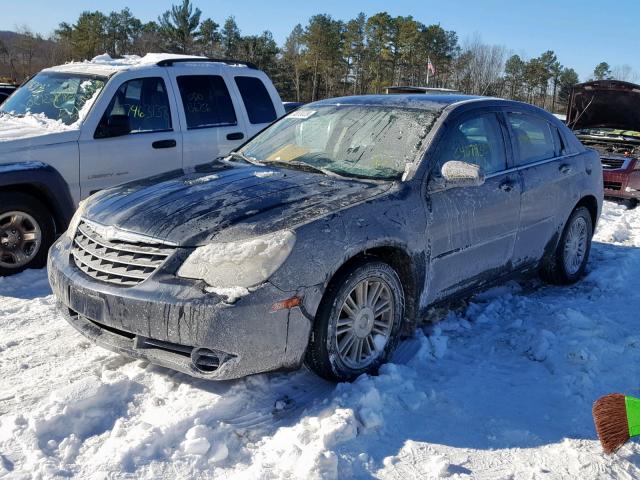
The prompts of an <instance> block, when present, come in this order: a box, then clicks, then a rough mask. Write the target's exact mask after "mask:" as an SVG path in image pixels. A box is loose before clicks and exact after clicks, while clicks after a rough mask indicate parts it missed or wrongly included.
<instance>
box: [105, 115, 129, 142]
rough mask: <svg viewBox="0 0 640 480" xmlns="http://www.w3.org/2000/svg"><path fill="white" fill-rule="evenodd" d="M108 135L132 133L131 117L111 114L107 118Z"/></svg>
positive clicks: (117, 135) (118, 135)
mask: <svg viewBox="0 0 640 480" xmlns="http://www.w3.org/2000/svg"><path fill="white" fill-rule="evenodd" d="M105 133H106V136H107V137H121V136H123V135H129V134H130V133H131V119H130V118H129V115H111V116H110V117H109V118H108V119H107V128H106V132H105Z"/></svg>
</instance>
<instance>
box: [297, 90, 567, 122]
mask: <svg viewBox="0 0 640 480" xmlns="http://www.w3.org/2000/svg"><path fill="white" fill-rule="evenodd" d="M325 105H327V106H328V105H371V106H373V105H376V106H388V107H399V108H415V109H424V110H430V111H439V112H441V111H443V110H445V109H446V108H447V107H451V108H450V109H449V111H450V113H452V112H453V111H456V112H463V111H465V110H467V109H473V108H476V106H479V105H482V106H485V107H511V108H514V109H516V110H517V111H523V112H529V113H535V114H537V115H541V116H543V117H545V118H546V119H547V120H550V119H551V121H552V123H556V122H557V123H560V124H562V122H560V120H558V119H557V118H556V117H554V116H553V115H551V114H550V113H549V112H547V111H546V110H543V109H542V108H540V107H536V106H534V105H531V104H529V103H524V102H518V101H515V100H506V99H503V98H495V97H482V96H477V95H464V94H447V95H424V94H393V95H354V96H350V97H337V98H329V99H326V100H319V101H317V102H314V103H308V104H306V105H305V106H304V107H301V108H313V107H314V106H325Z"/></svg>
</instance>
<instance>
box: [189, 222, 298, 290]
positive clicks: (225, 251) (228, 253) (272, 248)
mask: <svg viewBox="0 0 640 480" xmlns="http://www.w3.org/2000/svg"><path fill="white" fill-rule="evenodd" d="M295 243H296V236H295V233H293V232H291V231H289V230H281V231H279V232H275V233H271V234H269V235H264V236H262V237H257V238H252V239H250V240H244V241H240V242H228V243H212V244H210V245H205V246H203V247H198V248H196V249H195V250H194V251H193V253H192V254H191V255H189V257H188V258H187V259H186V260H185V262H184V263H183V264H182V266H181V267H180V269H179V270H178V276H179V277H183V278H193V279H198V280H204V281H205V282H206V283H207V284H209V285H210V286H211V287H214V288H218V289H229V288H234V287H241V288H249V287H255V286H256V285H260V284H261V283H264V282H265V281H266V280H267V279H268V278H269V277H270V276H271V275H273V274H274V273H275V271H276V270H278V268H280V266H281V265H282V264H283V263H284V261H285V260H286V259H287V257H288V256H289V254H290V253H291V250H293V246H294V245H295Z"/></svg>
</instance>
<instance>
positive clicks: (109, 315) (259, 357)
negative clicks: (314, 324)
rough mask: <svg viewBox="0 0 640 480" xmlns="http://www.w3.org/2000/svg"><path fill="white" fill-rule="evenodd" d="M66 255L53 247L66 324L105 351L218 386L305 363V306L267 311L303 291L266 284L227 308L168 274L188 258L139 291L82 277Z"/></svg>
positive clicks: (66, 247) (51, 268) (63, 241)
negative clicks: (217, 382)
mask: <svg viewBox="0 0 640 480" xmlns="http://www.w3.org/2000/svg"><path fill="white" fill-rule="evenodd" d="M69 251H70V242H69V240H68V239H67V238H66V237H65V236H62V237H61V238H60V239H59V240H58V241H57V242H56V243H55V244H54V245H53V246H52V247H51V250H50V251H49V260H48V274H49V283H50V284H51V288H52V290H53V293H54V294H55V296H56V297H57V300H58V305H59V307H60V310H61V312H62V313H63V314H64V316H65V318H66V319H67V321H68V322H69V323H70V324H71V325H72V326H73V327H75V328H76V329H77V330H78V331H79V332H80V333H82V334H83V335H85V336H86V337H88V338H89V339H91V340H92V341H94V342H95V343H97V344H98V345H100V346H102V347H105V348H107V349H109V350H112V351H114V352H117V353H120V354H124V355H128V356H131V357H134V358H139V359H145V360H148V361H149V362H151V363H154V364H158V365H162V366H164V367H168V368H171V369H174V370H178V371H181V372H183V373H187V374H189V375H192V376H195V377H199V378H207V379H216V380H228V379H234V378H239V377H243V376H246V375H251V374H254V373H260V372H266V371H271V370H277V369H282V368H287V369H289V368H296V367H298V366H299V365H300V364H301V362H302V358H303V356H304V353H305V350H306V347H307V343H308V340H309V333H310V331H311V321H310V319H309V318H307V317H306V316H305V314H304V313H303V310H304V307H302V308H300V307H294V308H291V309H288V310H277V311H271V310H272V306H273V304H274V303H276V302H279V301H282V300H284V299H287V298H290V297H292V296H294V295H297V296H302V297H303V296H304V292H302V291H299V292H283V291H282V290H279V289H277V288H276V287H275V286H273V285H271V284H270V283H268V282H267V283H265V284H264V285H262V286H260V287H258V288H257V289H256V290H255V291H253V292H252V293H250V294H249V295H247V296H245V297H242V298H241V299H239V300H238V301H237V302H236V303H235V304H233V305H229V304H227V303H225V302H224V299H223V298H222V297H220V296H218V295H215V294H212V293H206V292H204V284H203V282H197V281H192V280H186V279H181V278H178V277H176V276H175V275H172V274H169V273H165V272H171V271H174V270H177V268H178V266H179V265H180V264H181V263H182V261H183V260H184V257H186V255H182V256H181V255H180V252H176V254H175V255H173V256H172V257H170V258H169V259H168V260H167V263H166V264H165V266H164V267H163V268H161V269H160V270H158V271H157V272H156V273H154V274H153V275H152V276H151V277H149V278H148V279H147V280H145V281H144V282H142V283H140V284H139V285H137V286H134V287H119V286H113V285H110V284H106V283H103V282H100V281H97V280H94V279H93V278H91V277H89V276H87V275H85V274H84V273H83V272H81V271H80V270H79V269H78V268H77V267H76V266H75V264H74V262H73V261H72V260H70V255H69ZM203 349H206V350H203ZM203 353H204V355H203ZM212 356H213V357H214V358H215V361H214V363H213V365H212V363H211V357H212ZM216 363H217V365H216Z"/></svg>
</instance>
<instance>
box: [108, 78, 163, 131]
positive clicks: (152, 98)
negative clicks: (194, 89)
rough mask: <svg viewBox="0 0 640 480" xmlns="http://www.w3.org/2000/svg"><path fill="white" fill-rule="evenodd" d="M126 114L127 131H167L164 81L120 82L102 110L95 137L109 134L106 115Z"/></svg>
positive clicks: (147, 79) (145, 79) (153, 79)
mask: <svg viewBox="0 0 640 480" xmlns="http://www.w3.org/2000/svg"><path fill="white" fill-rule="evenodd" d="M122 115H126V116H128V117H129V122H130V125H131V133H147V132H165V131H167V130H171V129H172V127H171V110H170V109H169V97H168V96H167V88H166V86H165V83H164V80H163V79H162V78H160V77H149V78H138V79H136V80H129V81H128V82H124V83H123V84H122V85H120V88H118V90H117V91H116V93H115V95H114V96H113V98H112V99H111V103H110V104H109V106H108V107H107V110H106V111H105V112H104V115H103V116H102V119H101V120H100V123H99V124H98V128H97V129H96V133H95V138H105V137H108V136H109V133H108V128H107V124H108V122H109V117H111V116H122Z"/></svg>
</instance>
